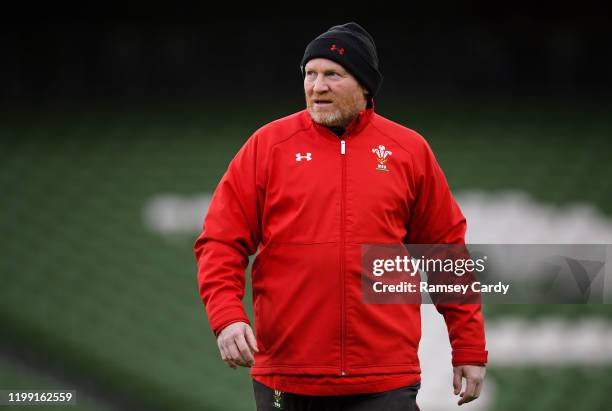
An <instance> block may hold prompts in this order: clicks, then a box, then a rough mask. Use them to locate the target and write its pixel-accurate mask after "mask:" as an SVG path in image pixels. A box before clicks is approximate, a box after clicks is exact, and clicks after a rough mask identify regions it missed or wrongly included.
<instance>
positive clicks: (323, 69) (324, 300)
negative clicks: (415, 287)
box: [195, 23, 487, 410]
mask: <svg viewBox="0 0 612 411" xmlns="http://www.w3.org/2000/svg"><path fill="white" fill-rule="evenodd" d="M301 69H302V73H303V76H304V92H305V97H306V106H307V107H306V110H303V111H300V112H298V113H295V114H293V115H291V116H288V117H285V118H282V119H280V120H277V121H274V122H272V123H269V124H267V125H266V126H264V127H262V128H260V129H259V130H257V131H256V132H255V133H254V134H253V135H252V136H251V137H250V138H249V140H248V141H247V142H246V143H245V145H244V146H243V147H242V148H241V150H240V151H239V152H238V154H237V155H236V157H235V158H234V159H233V160H232V162H231V163H230V165H229V167H228V170H227V172H226V173H225V175H224V176H223V178H222V179H221V182H220V183H219V185H218V187H217V189H216V191H215V194H214V196H213V200H212V203H211V206H210V209H209V211H208V214H207V216H206V219H205V222H204V230H203V233H202V234H201V235H200V236H199V237H198V239H197V240H196V243H195V254H196V259H197V262H198V281H199V291H200V295H201V297H202V300H203V302H204V305H205V307H206V310H207V313H208V318H209V321H210V324H211V327H212V329H213V331H214V333H215V335H216V336H217V341H218V346H219V350H220V354H221V358H222V359H223V360H224V361H225V362H226V363H227V364H228V365H229V366H230V367H232V368H236V367H237V366H246V367H251V375H252V377H253V380H254V381H253V384H254V390H255V399H256V402H257V409H258V410H273V409H284V410H292V409H296V410H297V409H316V410H323V409H330V410H331V409H344V410H376V409H385V410H387V409H388V410H399V409H402V410H404V409H417V406H416V394H417V391H418V389H419V387H420V368H419V360H418V355H417V351H418V344H419V339H420V335H421V327H420V306H419V305H418V304H364V303H362V300H361V288H360V272H361V267H360V258H361V255H360V253H361V248H360V246H361V244H402V243H413V244H462V243H463V242H464V234H465V229H466V221H465V218H464V216H463V214H462V213H461V211H460V209H459V207H458V206H457V204H456V203H455V201H454V199H453V197H452V195H451V192H450V190H449V187H448V184H447V182H446V179H445V177H444V175H443V173H442V171H441V169H440V167H439V166H438V163H437V161H436V159H435V157H434V155H433V153H432V151H431V149H430V147H429V145H428V144H427V143H426V141H425V140H424V139H423V138H422V137H421V136H420V135H418V134H417V133H416V132H414V131H412V130H410V129H407V128H405V127H403V126H401V125H399V124H396V123H394V122H392V121H390V120H387V119H385V118H384V117H382V116H380V115H378V114H376V113H374V102H373V97H374V95H375V94H376V92H377V91H378V89H379V87H380V84H381V81H382V75H381V74H380V72H379V70H378V57H377V53H376V48H375V45H374V41H373V39H372V37H371V36H370V34H369V33H368V32H366V30H365V29H363V28H362V27H361V26H359V25H358V24H356V23H347V24H344V25H340V26H334V27H332V28H330V29H329V31H327V32H325V33H323V34H321V35H320V36H318V37H317V38H316V39H314V40H313V41H312V42H311V43H310V44H309V45H308V46H307V47H306V51H305V54H304V57H303V59H302V62H301ZM255 252H258V254H257V257H256V259H255V261H254V264H253V267H252V273H251V277H252V286H253V305H254V317H255V318H254V320H255V330H256V336H255V334H254V333H253V330H252V328H251V326H250V322H249V319H248V318H247V315H246V313H245V310H244V307H243V304H242V297H243V295H244V285H245V279H244V278H245V277H244V271H245V269H246V267H247V265H248V257H249V255H252V254H254V253H255ZM437 308H438V310H439V311H440V312H441V313H442V315H443V316H444V319H445V321H446V324H447V327H448V331H449V336H450V341H451V346H452V365H453V367H454V368H453V370H454V379H453V387H454V392H455V395H457V394H459V392H460V391H461V388H462V379H465V380H466V385H465V389H464V390H463V392H461V394H460V395H461V398H460V399H459V401H458V403H459V404H460V405H461V404H463V403H467V402H470V401H472V400H473V399H475V398H477V397H478V395H479V393H480V390H481V387H482V383H483V379H484V375H485V368H484V365H485V363H486V361H487V352H486V351H485V338H484V327H483V319H482V314H481V310H480V305H478V304H462V305H459V304H454V305H451V304H445V305H443V304H438V305H437Z"/></svg>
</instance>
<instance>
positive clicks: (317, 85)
mask: <svg viewBox="0 0 612 411" xmlns="http://www.w3.org/2000/svg"><path fill="white" fill-rule="evenodd" d="M328 90H329V86H328V85H327V82H326V81H325V79H324V78H323V77H322V76H317V78H316V79H315V81H314V85H313V91H314V92H315V93H325V92H326V91H328Z"/></svg>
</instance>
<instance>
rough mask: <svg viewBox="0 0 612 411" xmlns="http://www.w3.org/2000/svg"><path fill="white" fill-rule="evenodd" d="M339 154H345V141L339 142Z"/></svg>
mask: <svg viewBox="0 0 612 411" xmlns="http://www.w3.org/2000/svg"><path fill="white" fill-rule="evenodd" d="M340 154H346V141H344V140H340Z"/></svg>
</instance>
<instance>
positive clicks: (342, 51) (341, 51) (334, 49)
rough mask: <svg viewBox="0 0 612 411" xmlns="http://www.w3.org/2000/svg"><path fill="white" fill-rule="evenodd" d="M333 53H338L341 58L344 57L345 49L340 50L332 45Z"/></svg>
mask: <svg viewBox="0 0 612 411" xmlns="http://www.w3.org/2000/svg"><path fill="white" fill-rule="evenodd" d="M329 49H330V50H331V51H336V52H337V53H338V54H340V55H341V56H344V47H343V48H338V47H336V45H335V44H332V45H331V47H330V48H329Z"/></svg>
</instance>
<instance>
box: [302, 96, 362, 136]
mask: <svg viewBox="0 0 612 411" xmlns="http://www.w3.org/2000/svg"><path fill="white" fill-rule="evenodd" d="M303 113H304V116H305V120H306V122H307V123H308V125H311V126H312V127H313V128H314V129H315V130H316V131H317V132H319V134H323V135H329V134H333V135H334V136H335V134H334V132H333V131H331V130H330V129H329V128H327V127H326V126H323V125H321V124H318V123H315V122H314V120H313V119H312V117H310V113H308V110H307V109H306V110H304V112H303ZM373 114H374V99H373V98H371V99H370V101H369V103H368V105H367V107H366V108H365V109H364V110H361V111H360V112H359V113H358V114H357V115H356V116H355V118H354V119H353V121H351V122H350V123H349V125H348V126H347V127H346V130H345V132H344V135H345V136H346V135H348V134H357V133H359V132H360V131H361V130H363V129H364V128H365V127H366V126H367V125H368V124H369V123H370V121H371V119H372V115H373ZM336 138H338V137H337V136H336Z"/></svg>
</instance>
